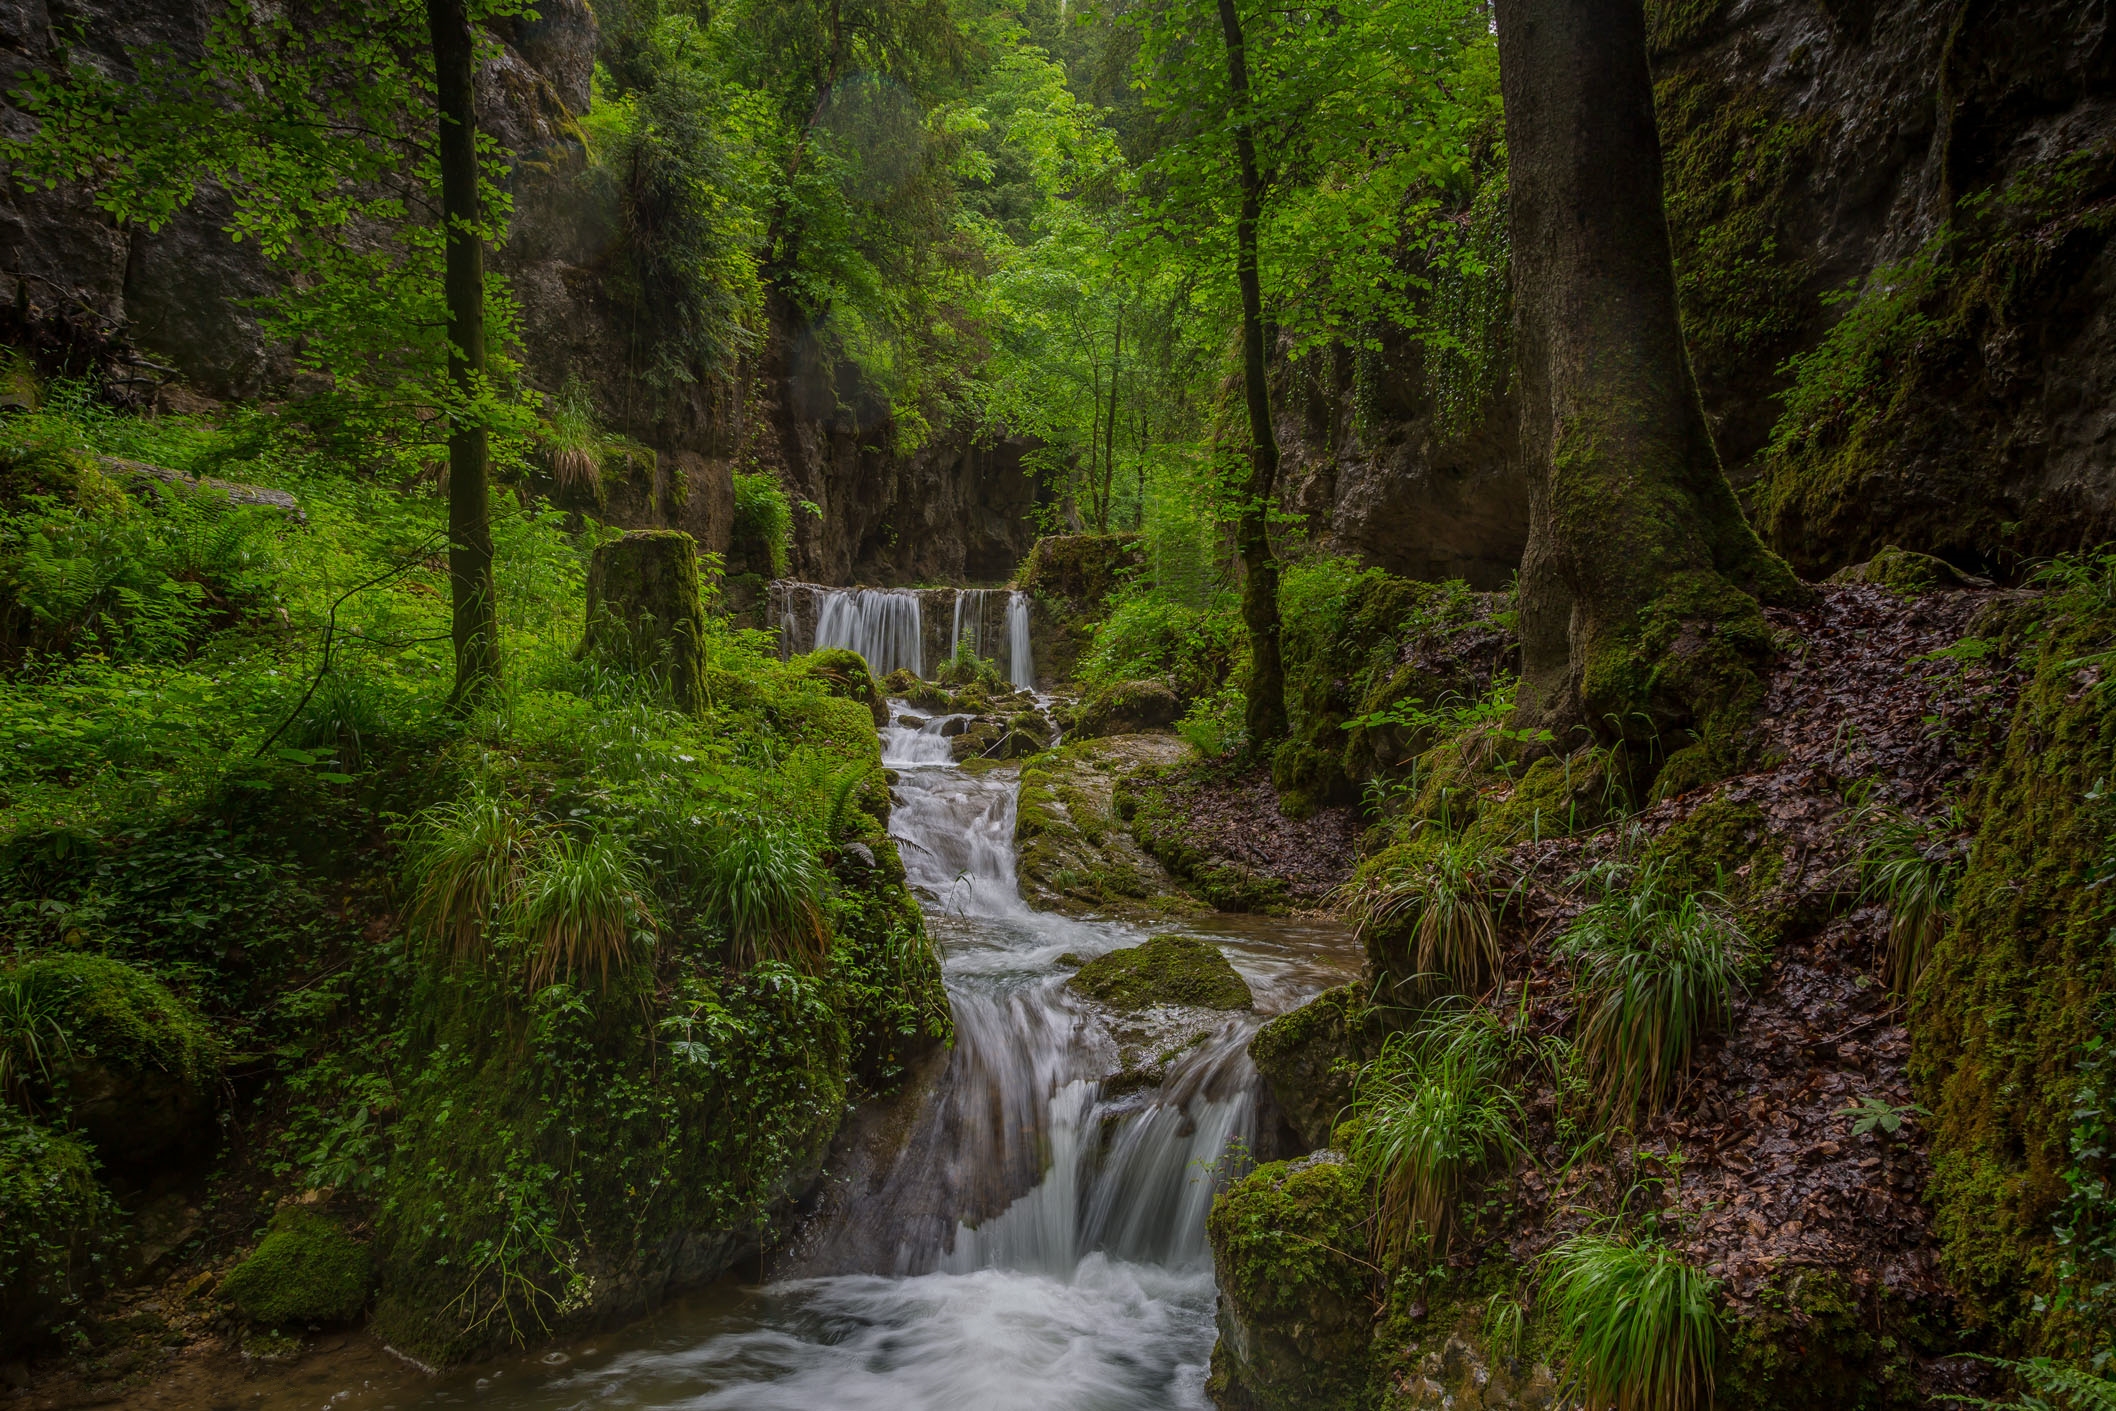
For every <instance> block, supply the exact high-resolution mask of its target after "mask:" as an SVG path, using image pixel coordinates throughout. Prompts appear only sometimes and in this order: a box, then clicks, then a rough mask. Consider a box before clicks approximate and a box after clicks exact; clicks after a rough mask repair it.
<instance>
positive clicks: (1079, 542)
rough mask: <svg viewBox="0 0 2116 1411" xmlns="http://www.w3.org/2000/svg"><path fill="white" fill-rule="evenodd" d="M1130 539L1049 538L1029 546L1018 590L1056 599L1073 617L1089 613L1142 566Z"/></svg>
mask: <svg viewBox="0 0 2116 1411" xmlns="http://www.w3.org/2000/svg"><path fill="white" fill-rule="evenodd" d="M1142 561H1143V560H1142V559H1141V557H1140V549H1139V540H1138V538H1137V537H1136V536H1134V535H1130V534H1052V535H1046V536H1045V537H1043V538H1041V539H1038V540H1037V541H1036V542H1035V543H1034V544H1032V545H1030V546H1029V552H1028V557H1027V558H1025V559H1023V560H1022V563H1021V573H1020V575H1019V578H1018V584H1017V586H1019V587H1020V589H1021V590H1022V591H1023V592H1025V593H1032V594H1035V595H1037V596H1040V597H1044V598H1049V599H1055V600H1057V601H1058V602H1060V603H1062V604H1063V605H1064V606H1065V607H1066V608H1068V609H1070V611H1071V612H1072V613H1075V614H1078V613H1092V612H1094V611H1095V610H1096V609H1098V608H1100V607H1101V606H1102V605H1103V604H1104V603H1106V602H1107V601H1108V600H1109V596H1110V594H1112V593H1114V592H1115V591H1116V590H1117V589H1118V587H1119V586H1121V585H1122V583H1123V582H1124V580H1125V579H1126V578H1127V577H1128V576H1129V575H1130V574H1132V573H1133V572H1135V571H1137V569H1138V568H1139V566H1140V564H1141V563H1142Z"/></svg>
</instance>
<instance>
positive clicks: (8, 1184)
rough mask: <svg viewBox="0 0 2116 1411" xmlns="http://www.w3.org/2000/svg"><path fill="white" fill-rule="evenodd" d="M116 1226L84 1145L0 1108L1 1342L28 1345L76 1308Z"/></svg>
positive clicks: (115, 1215)
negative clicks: (20, 1342)
mask: <svg viewBox="0 0 2116 1411" xmlns="http://www.w3.org/2000/svg"><path fill="white" fill-rule="evenodd" d="M118 1220H119V1212H118V1207H117V1202H115V1201H114V1200H112V1199H111V1198H110V1196H109V1194H108V1193H107V1192H105V1191H104V1189H103V1187H102V1186H101V1185H99V1184H98V1183H97V1181H96V1163H95V1157H94V1156H93V1155H92V1154H91V1153H90V1152H89V1150H88V1148H87V1147H86V1146H85V1145H83V1144H82V1143H81V1142H79V1141H77V1140H75V1139H74V1138H72V1137H70V1136H67V1135H65V1134H63V1133H60V1132H54V1131H51V1130H49V1129H48V1128H45V1127H42V1126H39V1125H38V1124H37V1123H35V1122H32V1121H30V1120H29V1119H28V1118H26V1117H24V1116H23V1115H22V1114H21V1113H19V1112H17V1111H15V1110H14V1109H13V1108H11V1107H9V1106H7V1105H6V1104H4V1103H0V1336H5V1337H6V1338H7V1339H8V1341H9V1342H10V1344H12V1343H14V1342H15V1340H16V1339H18V1338H19V1339H21V1340H22V1341H24V1342H27V1341H29V1340H30V1338H31V1336H32V1335H34V1334H35V1333H36V1332H37V1331H38V1330H39V1329H41V1328H42V1327H43V1326H45V1325H47V1324H49V1323H50V1322H52V1321H54V1320H55V1319H56V1318H58V1317H59V1316H61V1315H62V1314H63V1313H65V1312H66V1311H69V1309H70V1308H71V1307H75V1306H78V1304H79V1301H80V1300H81V1298H82V1296H83V1295H84V1294H86V1293H88V1292H90V1291H92V1290H93V1289H94V1288H95V1287H96V1285H97V1283H98V1282H99V1280H100V1275H101V1270H100V1269H99V1268H98V1267H97V1266H98V1265H99V1264H100V1263H101V1262H102V1259H103V1256H104V1243H105V1241H106V1240H107V1239H108V1237H109V1236H110V1235H112V1234H113V1233H115V1230H116V1228H117V1224H118Z"/></svg>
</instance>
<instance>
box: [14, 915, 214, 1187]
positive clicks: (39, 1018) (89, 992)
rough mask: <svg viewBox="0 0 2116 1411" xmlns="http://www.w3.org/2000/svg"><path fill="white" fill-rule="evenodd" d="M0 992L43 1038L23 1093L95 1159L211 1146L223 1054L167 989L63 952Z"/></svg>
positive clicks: (139, 1157)
mask: <svg viewBox="0 0 2116 1411" xmlns="http://www.w3.org/2000/svg"><path fill="white" fill-rule="evenodd" d="M0 989H4V990H6V991H7V992H8V994H9V995H10V996H11V1001H10V1002H11V1003H14V1004H17V1005H20V1006H21V1007H22V1012H24V1013H26V1014H29V1015H31V1016H32V1023H33V1025H34V1026H35V1027H36V1028H37V1029H38V1030H39V1031H40V1033H41V1034H42V1035H43V1036H44V1046H45V1047H46V1048H47V1050H48V1054H47V1059H46V1062H45V1065H44V1072H43V1073H32V1074H31V1075H30V1081H31V1083H32V1086H33V1087H35V1088H36V1089H38V1090H39V1091H40V1092H42V1093H43V1094H44V1095H45V1096H46V1097H48V1099H49V1100H50V1101H51V1102H52V1103H53V1104H54V1105H56V1106H58V1107H60V1108H62V1109H63V1110H64V1111H65V1113H66V1115H67V1118H68V1121H69V1122H70V1123H71V1124H72V1125H73V1126H74V1128H76V1129H77V1130H78V1131H80V1132H81V1134H82V1135H84V1136H86V1137H87V1138H88V1140H89V1141H90V1142H92V1143H93V1144H94V1146H95V1149H96V1151H97V1152H98V1153H99V1154H100V1155H101V1156H102V1157H103V1159H104V1160H106V1161H109V1162H113V1163H115V1164H118V1165H126V1166H136V1165H140V1164H143V1163H146V1162H150V1161H163V1160H168V1159H170V1158H173V1157H182V1156H187V1155H195V1154H197V1153H198V1152H200V1151H202V1150H204V1149H205V1148H206V1147H207V1146H209V1145H210V1144H211V1143H212V1140H213V1137H214V1133H215V1128H214V1123H213V1105H214V1104H213V1099H214V1091H215V1084H216V1080H217V1079H218V1078H219V1075H220V1068H221V1063H222V1059H223V1056H224V1049H223V1047H222V1044H221V1041H220V1039H219V1038H218V1037H217V1036H216V1035H215V1034H214V1032H213V1029H212V1026H211V1025H209V1024H208V1023H207V1022H206V1021H205V1020H204V1019H203V1018H202V1017H200V1015H199V1013H198V1011H196V1010H195V1009H193V1008H192V1007H191V1006H190V1005H188V1004H186V1003H185V1002H184V1001H183V1000H181V999H179V998H178V997H177V996H176V995H175V994H173V993H171V992H170V990H169V988H168V986H166V985H164V984H162V983H161V982H160V981H159V980H156V979H155V978H154V977H152V976H151V975H148V974H147V973H146V972H145V971H142V970H140V969H138V968H136V967H134V966H131V965H128V964H126V963H125V962H124V961H121V960H113V959H111V958H109V957H108V956H100V955H88V954H85V953H82V952H78V951H65V952H59V953H56V954H51V955H44V956H39V957H38V958H36V959H34V960H30V961H25V962H24V963H22V964H21V965H18V966H16V967H14V968H13V969H12V970H8V971H5V972H0ZM47 1075H48V1078H47Z"/></svg>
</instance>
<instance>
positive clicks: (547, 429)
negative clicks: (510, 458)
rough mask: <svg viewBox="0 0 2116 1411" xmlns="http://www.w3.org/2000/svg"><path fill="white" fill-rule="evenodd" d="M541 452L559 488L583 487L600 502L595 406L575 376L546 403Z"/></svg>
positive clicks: (599, 434)
mask: <svg viewBox="0 0 2116 1411" xmlns="http://www.w3.org/2000/svg"><path fill="white" fill-rule="evenodd" d="M543 441H544V453H545V456H546V458H547V460H548V462H549V464H550V467H551V478H552V479H553V480H554V481H556V482H557V483H558V487H559V488H560V489H561V490H576V489H577V490H586V491H588V492H589V493H590V494H592V495H594V496H595V499H596V503H598V504H600V503H601V502H602V495H603V486H602V441H603V436H602V432H601V431H600V430H599V429H598V428H597V427H596V425H595V406H594V402H593V400H592V399H591V398H590V397H589V395H588V389H587V388H586V387H583V386H582V385H581V384H580V382H579V381H578V380H577V379H576V380H572V381H568V382H567V383H566V386H565V389H564V390H563V391H561V392H560V393H559V394H558V395H557V396H556V397H553V398H551V400H550V402H549V404H548V415H547V419H546V420H545V422H544V427H543Z"/></svg>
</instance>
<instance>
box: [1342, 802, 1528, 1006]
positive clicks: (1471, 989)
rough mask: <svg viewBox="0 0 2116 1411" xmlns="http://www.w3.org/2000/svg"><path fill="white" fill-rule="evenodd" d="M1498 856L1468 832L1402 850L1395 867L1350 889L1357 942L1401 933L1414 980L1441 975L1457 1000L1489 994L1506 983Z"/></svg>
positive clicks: (1388, 866)
mask: <svg viewBox="0 0 2116 1411" xmlns="http://www.w3.org/2000/svg"><path fill="white" fill-rule="evenodd" d="M1499 858H1500V850H1499V849H1498V848H1496V847H1494V846H1493V845H1491V844H1490V843H1488V842H1486V841H1484V840H1482V839H1480V838H1477V837H1474V836H1471V835H1466V834H1456V835H1452V836H1447V837H1443V838H1441V839H1440V841H1439V843H1438V844H1437V845H1436V846H1427V847H1419V846H1418V845H1417V844H1416V843H1415V842H1414V843H1412V844H1409V845H1406V848H1405V851H1404V855H1403V857H1402V860H1401V861H1399V862H1397V863H1394V864H1393V865H1385V866H1384V867H1383V868H1382V869H1381V870H1380V871H1378V872H1376V873H1375V874H1374V875H1372V876H1370V877H1368V878H1365V879H1362V880H1361V881H1359V882H1357V883H1355V884H1354V891H1353V896H1352V902H1353V909H1354V912H1355V913H1356V914H1357V915H1358V917H1359V935H1360V939H1361V940H1362V941H1365V940H1366V939H1367V937H1368V936H1369V935H1371V934H1372V933H1374V932H1376V931H1382V932H1391V931H1394V932H1401V933H1403V935H1404V937H1405V941H1406V944H1407V946H1408V949H1409V951H1410V960H1411V966H1412V971H1413V973H1414V974H1418V975H1434V976H1440V977H1442V978H1444V979H1445V980H1447V982H1448V983H1449V984H1451V985H1453V986H1454V987H1455V988H1456V989H1457V990H1458V991H1460V992H1461V993H1463V994H1468V995H1482V994H1487V993H1489V992H1490V991H1491V990H1492V989H1493V988H1494V987H1496V986H1497V985H1498V984H1499V983H1500V982H1501V981H1502V980H1503V979H1504V978H1505V963H1504V959H1503V957H1502V955H1501V953H1500V950H1499V918H1498V906H1497V905H1495V901H1497V900H1498V899H1499V898H1501V897H1503V895H1504V894H1503V891H1502V890H1501V888H1500V886H1499V881H1500V876H1499Z"/></svg>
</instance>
